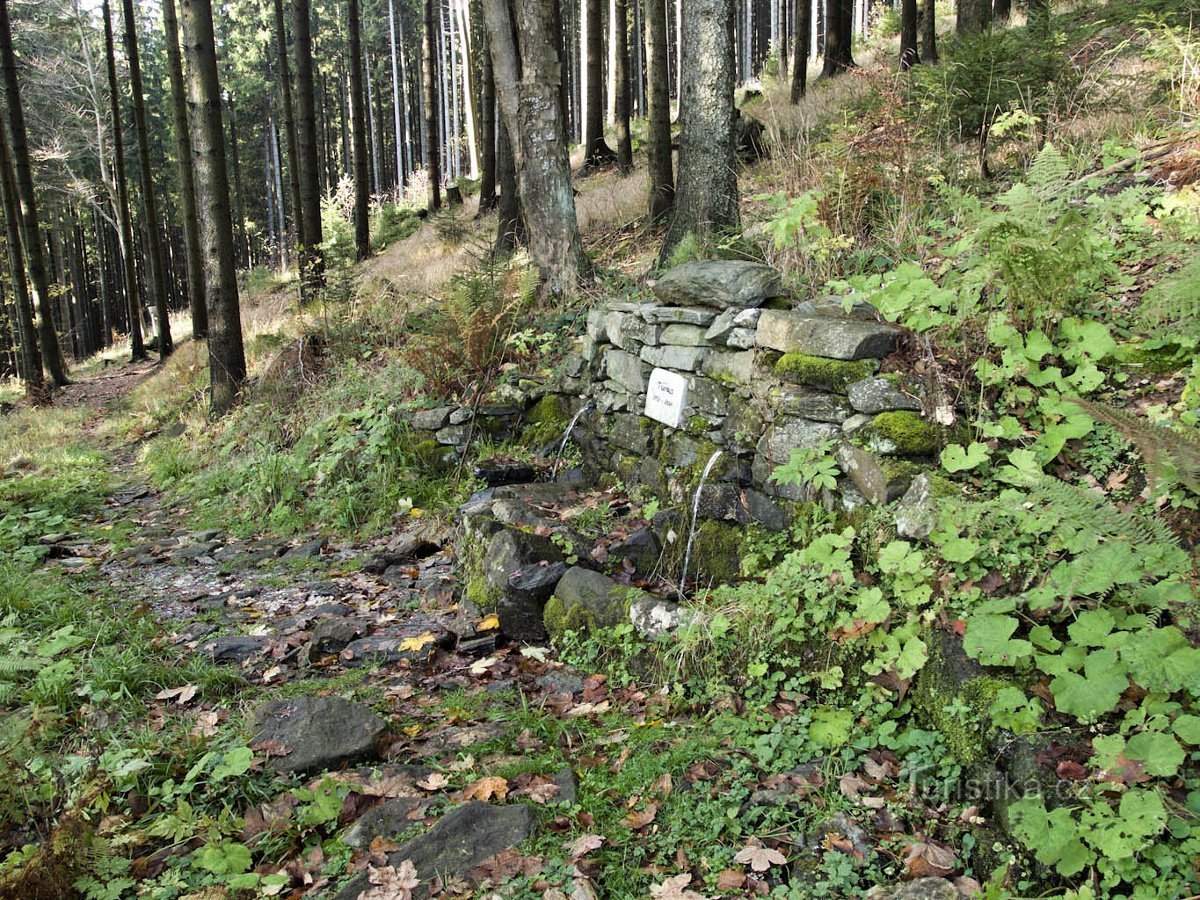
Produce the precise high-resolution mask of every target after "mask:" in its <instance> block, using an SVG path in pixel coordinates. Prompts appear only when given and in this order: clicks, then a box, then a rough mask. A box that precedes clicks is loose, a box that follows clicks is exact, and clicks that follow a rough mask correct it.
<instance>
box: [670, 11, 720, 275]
mask: <svg viewBox="0 0 1200 900" xmlns="http://www.w3.org/2000/svg"><path fill="white" fill-rule="evenodd" d="M733 15H734V3H733V0H689V8H688V15H687V16H686V17H685V18H684V22H683V34H682V35H681V37H682V40H683V72H682V75H683V81H682V84H681V90H682V94H681V96H680V100H679V124H680V134H679V184H678V189H677V192H676V195H675V213H674V216H673V218H672V220H671V227H670V228H669V229H668V230H667V236H666V239H665V240H664V241H663V248H662V252H661V253H660V254H659V265H663V264H664V263H665V262H666V261H667V260H668V259H670V257H671V252H672V251H673V250H674V249H675V247H676V246H677V245H678V244H679V242H680V241H682V240H683V238H684V236H685V235H687V234H689V233H693V234H695V235H696V236H697V237H699V238H701V239H703V238H706V237H708V236H709V235H711V234H713V233H715V232H720V231H723V230H727V229H733V228H736V227H737V225H738V223H739V221H740V215H739V210H738V186H737V169H736V159H735V156H734V153H735V147H734V143H735V137H734V120H735V116H736V115H737V111H736V110H735V109H734V105H733V85H734V47H733V40H732V34H731V31H732V29H731V25H732V23H733Z"/></svg>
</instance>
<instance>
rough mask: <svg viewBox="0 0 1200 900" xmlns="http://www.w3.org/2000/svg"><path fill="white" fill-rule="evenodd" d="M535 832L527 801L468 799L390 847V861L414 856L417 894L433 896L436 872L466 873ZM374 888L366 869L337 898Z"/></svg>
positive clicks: (348, 899) (349, 899)
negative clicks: (497, 803) (425, 828)
mask: <svg viewBox="0 0 1200 900" xmlns="http://www.w3.org/2000/svg"><path fill="white" fill-rule="evenodd" d="M533 831H534V818H533V813H532V811H531V810H530V809H529V807H528V806H526V805H525V804H514V805H510V806H495V805H493V804H490V803H468V804H466V805H464V806H460V807H458V808H457V809H454V810H451V811H450V812H449V813H447V814H446V815H445V816H443V817H442V819H441V821H439V822H438V823H437V824H436V825H434V826H433V827H432V828H431V829H429V831H427V832H425V833H424V834H423V835H421V836H420V837H416V838H413V839H412V840H411V841H408V842H406V843H404V844H402V845H401V846H400V847H399V848H397V849H396V850H393V851H392V852H390V853H389V854H388V865H390V866H399V865H400V864H401V863H402V862H404V861H405V860H408V861H410V862H411V863H412V864H413V866H414V867H415V868H416V870H417V877H418V878H420V879H421V881H422V884H421V886H420V887H418V888H416V889H414V890H413V893H412V896H413V898H414V900H416V898H422V900H423V898H426V897H428V896H429V882H430V881H431V880H432V879H434V878H435V877H440V878H443V879H447V880H448V879H451V878H454V877H465V876H466V875H467V873H468V872H470V870H471V869H473V868H474V867H475V866H477V865H479V864H480V863H481V862H483V861H484V860H485V859H487V858H488V857H490V856H495V855H496V854H497V853H499V852H500V851H502V850H507V849H509V848H510V847H516V846H517V845H518V844H520V843H522V842H523V841H525V840H526V839H527V838H528V837H530V835H532V834H533ZM369 887H370V883H369V882H368V881H367V875H366V873H360V874H358V875H355V876H354V877H353V878H352V879H350V881H349V882H347V884H346V886H345V887H343V888H342V890H341V891H339V892H338V894H337V895H336V897H335V900H357V898H358V896H359V894H361V893H362V892H363V891H365V890H367V889H368V888H369Z"/></svg>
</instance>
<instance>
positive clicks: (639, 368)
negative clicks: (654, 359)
mask: <svg viewBox="0 0 1200 900" xmlns="http://www.w3.org/2000/svg"><path fill="white" fill-rule="evenodd" d="M649 369H650V367H649V366H647V365H646V363H644V362H642V360H641V359H639V358H638V357H636V356H634V355H633V354H632V353H626V352H625V351H624V350H606V351H604V370H605V372H607V373H608V377H609V378H610V379H611V380H612V381H615V382H616V383H617V384H619V385H620V386H621V387H622V388H623V389H624V390H626V391H628V392H629V393H631V394H641V393H644V392H645V390H646V376H647V375H649V374H650V371H649Z"/></svg>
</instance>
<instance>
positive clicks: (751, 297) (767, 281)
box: [654, 259, 783, 309]
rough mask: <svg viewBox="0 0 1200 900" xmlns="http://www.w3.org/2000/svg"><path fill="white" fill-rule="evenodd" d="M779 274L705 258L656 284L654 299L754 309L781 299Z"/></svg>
mask: <svg viewBox="0 0 1200 900" xmlns="http://www.w3.org/2000/svg"><path fill="white" fill-rule="evenodd" d="M782 290H783V281H782V279H781V278H780V277H779V273H778V272H776V271H775V270H774V269H772V268H771V267H770V266H767V265H763V264H762V263H755V262H744V261H741V260H732V259H703V260H693V261H692V262H686V263H684V264H683V265H681V266H676V267H675V268H674V269H672V270H671V271H670V272H668V273H667V274H666V275H664V276H663V277H662V278H660V279H658V282H657V283H656V284H655V285H654V296H655V297H657V298H658V300H659V302H660V303H663V304H664V305H666V306H707V307H710V308H716V309H729V308H730V307H734V308H738V309H751V308H753V307H757V306H762V305H763V303H765V302H766V301H768V300H770V299H772V298H774V297H778V296H779V295H780V293H781V292H782Z"/></svg>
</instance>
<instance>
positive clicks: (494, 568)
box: [483, 528, 567, 642]
mask: <svg viewBox="0 0 1200 900" xmlns="http://www.w3.org/2000/svg"><path fill="white" fill-rule="evenodd" d="M564 559H565V557H564V556H563V552H562V551H561V550H560V549H559V548H558V547H557V546H556V545H555V544H554V543H553V541H551V540H550V539H549V538H546V537H542V536H541V535H537V534H531V533H530V532H526V531H518V530H516V529H508V528H506V529H505V530H503V531H500V532H497V533H496V534H494V535H493V536H492V539H491V540H490V541H489V542H488V547H487V551H486V553H485V554H484V559H483V570H484V576H485V577H486V578H487V582H488V584H489V585H491V586H492V587H493V588H495V589H496V590H498V591H499V592H500V595H501V596H500V603H499V610H498V614H499V617H500V630H501V631H503V632H504V633H505V634H506V635H508V636H509V637H510V638H512V639H513V640H518V641H529V642H537V641H542V640H544V639H545V637H546V632H545V629H544V628H543V626H542V609H543V607H544V606H545V604H546V600H547V599H548V598H549V597H550V595H551V594H552V593H554V587H555V585H557V584H558V582H559V581H560V580H561V579H562V577H563V575H565V574H566V571H567V565H566V563H565V562H564Z"/></svg>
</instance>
